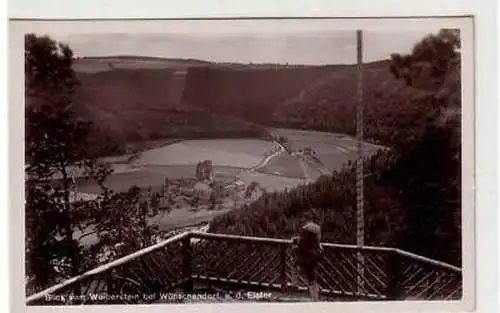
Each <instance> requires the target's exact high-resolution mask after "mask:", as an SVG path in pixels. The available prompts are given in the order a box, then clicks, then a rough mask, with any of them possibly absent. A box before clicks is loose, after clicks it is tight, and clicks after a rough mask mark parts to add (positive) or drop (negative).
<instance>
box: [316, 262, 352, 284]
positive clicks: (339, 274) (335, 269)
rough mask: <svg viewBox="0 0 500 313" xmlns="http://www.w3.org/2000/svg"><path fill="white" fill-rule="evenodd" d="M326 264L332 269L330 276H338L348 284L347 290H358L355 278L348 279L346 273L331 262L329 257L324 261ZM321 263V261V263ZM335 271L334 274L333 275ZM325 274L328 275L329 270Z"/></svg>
mask: <svg viewBox="0 0 500 313" xmlns="http://www.w3.org/2000/svg"><path fill="white" fill-rule="evenodd" d="M322 263H324V264H325V265H326V266H328V270H329V271H330V275H329V276H332V277H334V279H335V277H338V278H340V279H341V280H342V282H343V283H344V284H345V285H346V286H347V290H346V291H348V290H349V291H352V292H354V291H355V290H356V286H355V282H354V280H352V279H351V280H349V279H347V278H346V277H345V276H344V274H343V273H342V272H341V271H340V270H339V269H338V268H337V267H335V266H334V265H332V264H331V263H330V261H329V260H328V259H324V260H323V262H322ZM320 264H321V263H320ZM332 273H333V275H332ZM325 274H327V275H328V272H326V273H325Z"/></svg>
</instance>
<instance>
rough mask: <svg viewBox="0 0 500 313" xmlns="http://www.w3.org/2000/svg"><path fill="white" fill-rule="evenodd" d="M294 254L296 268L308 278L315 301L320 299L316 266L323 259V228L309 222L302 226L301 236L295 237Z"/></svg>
mask: <svg viewBox="0 0 500 313" xmlns="http://www.w3.org/2000/svg"><path fill="white" fill-rule="evenodd" d="M292 240H293V254H294V259H295V265H296V270H298V273H300V274H302V276H303V277H304V278H305V279H306V280H307V284H308V286H307V287H308V289H309V294H310V295H311V298H312V299H313V301H318V300H319V285H318V282H317V279H316V267H317V265H318V262H319V261H320V259H321V256H322V254H323V250H322V248H321V243H320V242H321V228H320V226H319V225H318V224H315V223H313V222H309V223H307V224H305V225H304V226H302V228H301V231H300V235H299V237H294V238H293V239H292Z"/></svg>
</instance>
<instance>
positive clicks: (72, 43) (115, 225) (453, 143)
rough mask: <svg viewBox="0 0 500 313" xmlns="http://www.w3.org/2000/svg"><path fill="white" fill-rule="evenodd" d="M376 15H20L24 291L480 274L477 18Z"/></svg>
mask: <svg viewBox="0 0 500 313" xmlns="http://www.w3.org/2000/svg"><path fill="white" fill-rule="evenodd" d="M388 20H389V19H387V20H386V21H384V19H383V18H381V19H372V20H370V19H367V20H354V19H353V20H350V21H348V22H349V23H348V24H347V22H345V21H344V22H342V21H340V22H339V21H338V20H335V19H307V18H304V19H281V20H280V19H226V20H187V19H186V20H170V21H144V22H141V21H134V22H121V24H120V23H118V22H112V21H107V22H103V21H85V22H82V21H79V22H72V21H17V22H13V24H12V25H11V26H12V29H13V31H12V32H13V33H15V36H17V37H16V38H17V39H16V41H17V42H19V43H20V45H19V47H17V48H16V49H15V50H14V49H13V51H15V52H12V53H15V58H16V59H19V60H18V61H19V62H21V63H22V54H21V53H22V49H24V63H23V65H22V66H23V67H24V72H20V73H15V75H16V77H23V79H24V84H21V83H20V85H22V86H23V96H24V105H23V106H22V108H23V109H22V114H23V118H22V119H23V126H22V127H23V134H24V135H23V136H24V155H23V156H21V158H24V179H23V183H24V187H23V190H24V194H23V195H24V199H25V201H24V207H23V208H19V209H20V210H22V212H23V213H22V214H23V221H21V224H19V225H20V228H22V229H23V230H24V240H23V241H22V242H23V244H24V256H23V265H22V266H23V269H24V290H25V295H24V296H25V305H27V306H73V305H85V306H92V305H111V304H121V305H127V304H149V305H156V304H163V305H166V304H200V303H242V302H245V303H271V302H272V303H300V302H329V303H336V302H360V301H363V302H395V301H404V302H409V303H411V302H414V301H429V302H432V301H434V302H436V301H440V302H443V301H444V302H447V301H449V302H460V301H463V300H464V299H465V296H466V294H468V297H470V296H472V295H471V294H470V293H471V292H472V293H473V276H470V275H473V271H474V268H473V267H472V266H473V264H472V265H471V264H470V260H471V258H470V257H468V255H471V254H474V246H473V238H474V229H473V226H471V225H473V222H472V223H471V222H467V221H469V220H473V216H474V207H473V200H471V197H472V189H473V165H474V164H473V163H471V162H472V158H471V155H472V154H473V142H472V141H471V138H473V134H471V132H470V130H471V129H473V128H472V124H473V116H472V114H471V113H473V109H472V108H473V105H474V104H473V96H471V94H472V88H473V84H471V83H470V82H473V75H474V72H473V67H472V66H471V61H470V60H471V59H472V57H471V54H472V51H473V49H472V42H471V38H472V35H471V34H472V33H473V29H472V23H471V18H461V19H456V20H452V22H451V23H447V22H446V21H449V19H445V18H442V19H439V18H435V19H418V18H413V19H408V23H409V24H408V25H410V26H404V23H405V20H404V19H400V20H399V21H397V23H396V22H395V21H392V22H391V21H388ZM457 21H458V22H457ZM330 22H331V23H330ZM384 22H387V23H385V24H384ZM127 23H128V24H127ZM162 23H163V24H162ZM346 25H348V26H346ZM384 25H386V26H384ZM398 25H400V26H398ZM465 38H466V39H465ZM465 52H467V53H468V55H467V56H466V55H465ZM464 58H467V62H468V63H467V64H466V61H465V60H464ZM465 64H466V65H465ZM466 71H467V72H466ZM465 77H468V80H467V84H466V83H465V81H464V80H463V79H462V78H465ZM21 80H22V79H21ZM465 89H468V95H469V96H468V98H467V101H465V100H464V99H466V98H465V97H464V93H465V91H464V90H465ZM466 132H467V134H466ZM471 147H472V148H471ZM464 151H467V152H464ZM464 153H465V154H464ZM466 196H467V197H468V198H467V199H466ZM471 203H472V205H471ZM23 223H24V224H23ZM21 225H23V226H22V227H21ZM466 225H467V226H466ZM464 258H468V260H469V261H466V260H464ZM472 258H473V257H472ZM472 260H473V259H472ZM467 264H468V265H467ZM466 267H467V271H468V273H467V275H469V276H467V277H472V279H471V278H466V274H465V268H466ZM466 283H467V284H466ZM471 286H472V287H471ZM469 300H470V298H469Z"/></svg>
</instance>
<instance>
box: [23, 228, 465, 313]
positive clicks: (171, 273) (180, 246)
mask: <svg viewBox="0 0 500 313" xmlns="http://www.w3.org/2000/svg"><path fill="white" fill-rule="evenodd" d="M322 247H323V250H324V256H323V258H322V260H321V262H320V264H319V266H318V275H317V277H318V282H319V285H320V288H321V295H322V299H325V300H329V301H356V300H373V301H380V300H405V299H412V300H458V299H460V298H461V296H462V271H461V269H460V268H458V267H455V266H452V265H449V264H446V263H443V262H439V261H436V260H432V259H429V258H426V257H422V256H419V255H416V254H413V253H409V252H406V251H402V250H400V249H396V248H388V247H369V246H362V247H361V246H356V245H344V244H331V243H322ZM291 251H292V241H291V240H284V239H273V238H259V237H244V236H235V235H223V234H212V233H202V232H185V233H182V234H179V235H176V236H174V237H171V238H169V239H167V240H165V241H162V242H160V243H158V244H155V245H153V246H150V247H147V248H145V249H142V250H139V251H137V252H134V253H132V254H130V255H127V256H125V257H122V258H120V259H117V260H115V261H113V262H110V263H108V264H104V265H102V266H99V267H97V268H95V269H93V270H90V271H88V272H86V273H84V274H82V275H80V276H77V277H74V278H71V279H69V280H67V281H65V282H62V283H60V284H58V285H55V286H53V287H50V288H48V289H46V290H43V291H41V292H39V293H36V294H34V295H31V296H29V297H27V299H26V303H27V305H65V304H66V305H68V304H120V303H178V302H182V303H185V302H217V301H304V300H303V299H304V294H305V292H306V291H307V287H306V286H307V284H306V283H305V280H304V279H303V278H302V277H300V276H299V275H297V274H296V270H295V269H294V266H293V265H292V256H291ZM358 252H360V253H362V254H363V255H364V265H363V266H364V270H363V271H362V277H361V276H358V275H359V273H357V269H358V264H357V259H356V255H357V253H358ZM359 279H361V281H362V282H363V288H362V289H361V290H360V289H359V288H358V286H357V282H358V280H359ZM266 293H268V294H271V295H272V296H269V297H268V296H266V295H267V294H266ZM197 294H198V295H202V294H203V295H205V297H206V295H209V297H208V299H204V298H203V297H202V296H198V298H197V297H196V295H197ZM210 295H212V296H210ZM262 295H264V296H262ZM169 297H170V298H169ZM210 297H212V298H210ZM174 298H175V299H174ZM306 298H307V297H306ZM204 300H206V301H204Z"/></svg>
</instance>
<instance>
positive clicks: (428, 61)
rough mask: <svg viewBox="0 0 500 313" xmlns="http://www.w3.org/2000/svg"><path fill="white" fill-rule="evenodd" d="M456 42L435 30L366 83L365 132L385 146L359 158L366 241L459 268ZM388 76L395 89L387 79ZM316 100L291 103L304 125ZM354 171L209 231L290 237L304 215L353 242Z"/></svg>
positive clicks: (263, 203)
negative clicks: (363, 173) (300, 110)
mask: <svg viewBox="0 0 500 313" xmlns="http://www.w3.org/2000/svg"><path fill="white" fill-rule="evenodd" d="M459 47H460V41H459V34H458V33H457V32H455V31H449V30H443V31H441V32H440V33H439V34H437V35H433V36H429V37H427V38H424V39H423V40H422V41H421V42H419V43H418V44H416V45H415V48H414V50H413V51H412V53H411V54H409V55H404V56H401V55H393V56H392V60H391V62H390V63H386V71H387V73H389V75H393V78H387V80H381V79H379V80H377V81H370V80H369V79H368V78H366V79H365V82H366V84H368V86H370V84H372V86H376V87H373V89H372V88H371V87H370V88H368V91H367V93H368V94H370V93H371V92H372V91H373V92H372V94H373V98H370V97H366V98H365V104H366V115H367V116H366V124H365V130H366V135H367V136H368V137H369V138H370V139H372V140H374V141H378V142H380V143H382V144H384V145H386V146H388V147H389V148H390V150H389V151H387V152H381V153H379V154H378V155H376V156H374V157H373V158H371V159H370V160H366V162H365V164H366V174H367V175H368V177H367V178H366V179H365V194H364V196H365V220H366V238H365V239H366V243H367V244H371V245H387V246H396V247H400V248H403V249H406V250H409V251H413V252H415V253H419V254H422V255H426V256H429V257H432V258H436V259H440V260H443V261H446V262H450V263H453V264H457V265H460V264H461V253H460V251H461V249H460V247H461V202H460V197H461V196H460V195H461V192H460V190H461V185H460V181H461V175H460V168H461V158H460V151H461V150H460V149H461V146H460V138H461V136H460V113H459V112H460V111H459V110H457V108H460V76H459V73H460V71H459V64H460V53H459ZM370 70H371V69H367V72H368V73H369V72H370ZM366 77H370V75H366ZM396 80H398V83H399V86H398V87H397V88H395V87H394V86H395V84H394V83H388V82H390V81H392V82H395V81H396ZM352 82H353V84H354V82H355V80H354V79H353V80H352ZM377 84H378V86H377ZM354 85H355V84H354ZM328 86H329V85H328V84H327V83H325V84H324V85H322V86H321V88H318V90H317V92H320V93H321V94H322V95H326V94H328V89H329V87H328ZM331 88H332V90H335V88H336V87H335V86H333V85H332V86H331ZM351 89H353V90H354V87H351ZM331 94H332V95H333V93H331ZM346 97H347V95H346ZM316 98H321V97H318V96H317V95H315V94H314V93H311V94H310V95H308V97H304V98H303V99H302V100H304V101H303V102H300V101H299V102H297V105H296V107H301V105H302V107H303V108H305V107H308V110H309V111H308V113H304V115H302V116H303V117H304V118H303V119H304V120H305V121H309V120H310V121H314V118H315V117H316V116H319V115H321V114H322V113H321V112H322V110H323V108H322V107H321V106H315V105H314V104H316V102H314V101H313V102H311V103H309V102H307V101H306V100H305V99H316ZM374 99H376V100H377V101H375V100H374ZM325 101H328V100H325ZM354 101H355V98H354V97H353V98H352V99H351V103H355V102H354ZM339 103H340V102H339ZM349 114H352V111H351V113H344V112H343V111H333V112H332V114H331V115H329V116H330V117H332V119H334V120H335V119H337V120H339V121H341V120H343V119H344V118H346V117H349V116H350V115H349ZM299 116H300V115H299ZM320 125H321V124H320ZM318 127H321V126H318ZM349 127H351V126H348V127H347V128H346V130H349ZM327 129H328V128H327ZM354 174H355V171H354V167H353V166H348V167H346V168H345V169H344V170H343V171H340V172H337V173H334V174H333V176H328V177H327V176H324V177H322V178H320V179H319V180H318V181H317V182H314V183H312V184H310V185H307V186H303V187H299V188H297V189H294V190H290V191H287V192H284V193H272V194H265V195H264V196H263V197H262V198H261V199H260V200H259V201H257V202H255V203H253V204H251V205H250V206H249V207H248V208H247V209H245V210H241V211H237V212H230V213H228V214H227V215H225V216H222V217H220V218H217V219H216V220H215V221H214V222H213V223H212V225H211V231H213V232H223V233H228V232H229V233H234V234H245V235H256V236H275V237H289V236H291V235H292V234H294V233H295V232H297V230H298V227H299V225H300V224H301V223H303V222H304V221H306V220H307V219H311V218H312V219H314V220H316V221H317V222H319V223H320V224H321V225H322V226H323V231H324V236H325V240H328V241H333V242H343V243H355V225H356V221H355V215H354V214H355V208H356V202H355V201H356V197H355V175H354Z"/></svg>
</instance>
